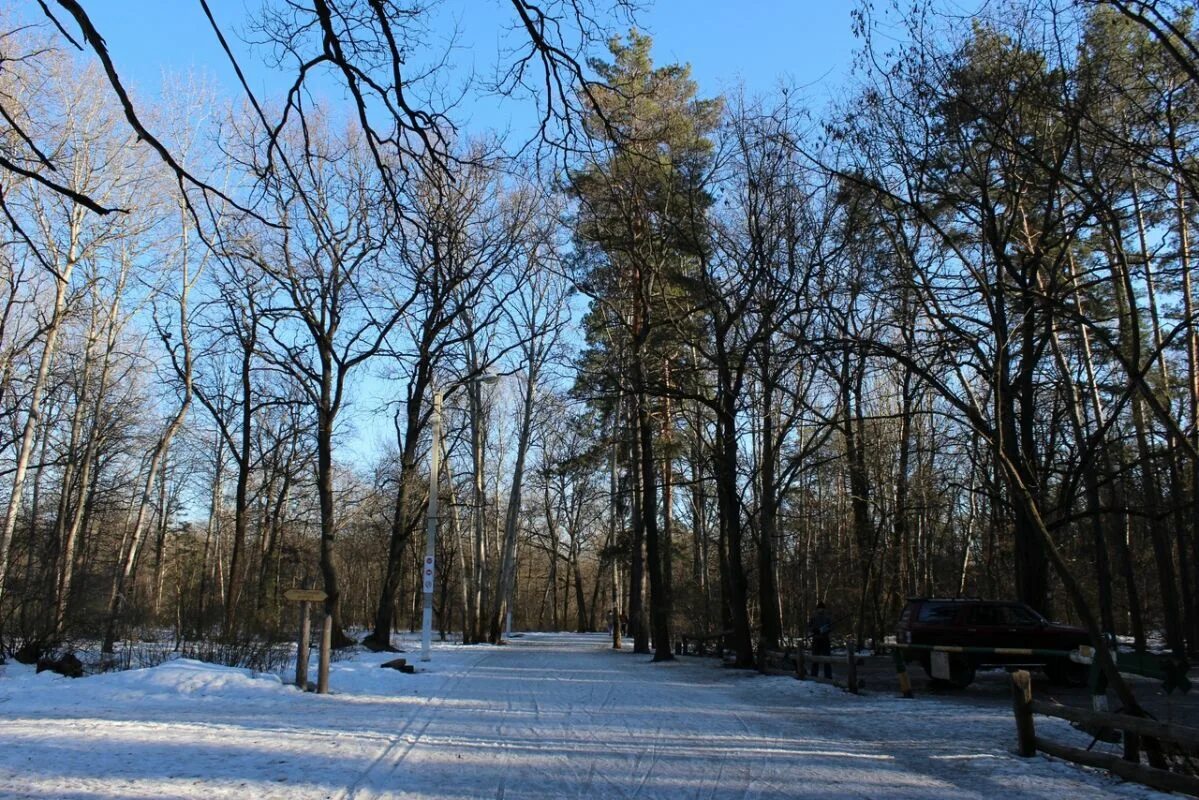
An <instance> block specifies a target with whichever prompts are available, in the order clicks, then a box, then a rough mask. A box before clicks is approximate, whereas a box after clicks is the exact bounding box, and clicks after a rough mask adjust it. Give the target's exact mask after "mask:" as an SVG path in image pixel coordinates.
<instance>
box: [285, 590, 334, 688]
mask: <svg viewBox="0 0 1199 800" xmlns="http://www.w3.org/2000/svg"><path fill="white" fill-rule="evenodd" d="M325 597H326V595H325V593H324V592H323V591H321V590H320V589H287V590H286V591H284V592H283V599H284V600H290V601H292V602H297V603H299V604H300V642H299V647H297V648H296V686H299V687H300V691H301V692H306V691H308V639H309V638H310V637H311V636H312V621H311V619H310V617H311V615H310V614H309V613H308V612H309V609H310V606H309V604H310V603H322V602H324V600H325ZM331 624H332V621H331V620H330V619H329V617H328V615H326V616H325V630H324V636H323V637H322V638H321V676H322V677H321V680H322V681H324V684H325V688H324V690H323V691H328V690H329V676H328V671H329V640H330V637H331V636H332V634H333V631H332V628H331V627H330V625H331Z"/></svg>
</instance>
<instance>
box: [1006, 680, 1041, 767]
mask: <svg viewBox="0 0 1199 800" xmlns="http://www.w3.org/2000/svg"><path fill="white" fill-rule="evenodd" d="M1012 713H1013V715H1014V716H1015V717H1016V754H1017V755H1020V756H1023V757H1024V758H1030V757H1032V756H1035V755H1036V754H1037V731H1036V727H1035V725H1034V723H1033V717H1032V679H1031V678H1030V677H1029V674H1028V672H1027V671H1026V670H1022V669H1021V670H1016V671H1015V672H1013V673H1012Z"/></svg>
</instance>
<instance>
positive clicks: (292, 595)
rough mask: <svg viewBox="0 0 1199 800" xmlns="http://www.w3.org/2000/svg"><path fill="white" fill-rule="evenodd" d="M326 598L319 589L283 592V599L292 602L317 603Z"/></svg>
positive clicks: (287, 590)
mask: <svg viewBox="0 0 1199 800" xmlns="http://www.w3.org/2000/svg"><path fill="white" fill-rule="evenodd" d="M328 596H329V595H327V594H325V593H324V592H323V591H321V590H320V589H286V590H284V592H283V599H284V600H291V601H293V602H295V601H301V602H309V603H319V602H321V601H322V600H324V599H325V598H326V597H328Z"/></svg>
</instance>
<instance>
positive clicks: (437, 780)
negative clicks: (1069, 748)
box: [0, 634, 1165, 800]
mask: <svg viewBox="0 0 1199 800" xmlns="http://www.w3.org/2000/svg"><path fill="white" fill-rule="evenodd" d="M394 657H395V656H394V655H389V654H372V653H361V654H357V655H355V656H354V657H353V658H352V659H348V660H345V661H339V662H335V663H334V664H333V665H332V670H331V676H330V686H331V689H332V692H333V693H332V694H328V695H316V694H306V693H302V692H300V691H298V690H297V689H295V688H294V687H291V686H287V685H284V684H283V683H282V682H281V681H280V680H279V678H278V677H277V676H275V675H270V674H266V675H262V674H254V673H251V672H249V671H248V670H242V669H233V668H228V667H220V666H214V665H211V664H203V663H200V662H197V661H188V660H176V661H170V662H167V663H164V664H162V665H160V666H157V667H154V668H152V669H143V670H132V671H128V672H122V673H108V674H103V675H96V676H92V677H88V678H83V679H79V680H74V681H72V680H69V679H66V678H61V677H58V676H53V675H51V674H49V673H43V674H41V675H35V674H33V672H32V670H31V669H28V668H24V667H21V666H20V665H16V664H9V665H8V668H7V671H6V672H5V674H4V675H2V676H0V797H4V798H10V797H12V798H80V799H82V798H89V799H95V798H162V797H171V798H203V800H216V798H287V799H288V800H296V799H297V798H338V799H339V800H341V799H342V798H346V799H348V798H373V797H379V798H384V797H404V798H480V797H494V798H520V797H544V798H560V797H587V798H597V799H598V798H609V797H613V798H656V797H663V798H667V797H669V798H675V797H694V798H726V797H727V798H784V797H786V798H793V797H803V798H817V797H838V798H881V797H886V798H942V797H943V798H987V797H997V796H1003V797H1006V798H1053V800H1060V798H1065V797H1077V796H1082V795H1084V794H1085V795H1087V796H1088V797H1089V798H1095V799H1099V798H1149V797H1158V796H1162V797H1164V796H1165V795H1158V794H1157V793H1155V792H1152V791H1150V790H1148V789H1145V788H1143V787H1139V786H1136V785H1134V784H1122V783H1119V782H1118V781H1116V780H1115V779H1113V778H1110V777H1108V776H1107V775H1105V774H1103V773H1099V772H1095V771H1091V770H1086V769H1083V768H1080V767H1076V766H1073V765H1070V764H1067V763H1064V762H1059V761H1054V760H1051V759H1048V758H1046V757H1040V756H1039V757H1037V758H1033V759H1020V758H1017V757H1016V756H1015V755H1014V754H1013V753H1012V747H1013V743H1014V728H1013V725H1012V720H1011V715H1010V712H1008V713H1004V712H1003V711H1002V710H1001V709H987V708H977V707H973V706H967V705H965V704H961V703H956V702H954V701H952V700H946V699H944V698H937V699H931V698H924V699H916V700H903V699H901V698H898V697H894V696H891V695H890V694H889V693H884V691H883V690H882V689H880V690H879V692H878V693H876V694H872V695H863V696H860V697H855V696H851V695H848V694H845V693H843V692H841V691H839V690H838V689H836V688H834V687H831V686H826V685H822V684H815V683H811V682H800V681H796V680H794V679H793V678H790V677H784V676H761V675H757V674H755V673H748V672H742V671H736V670H729V669H724V668H722V667H721V666H720V665H719V664H718V663H717V662H715V661H713V660H709V659H691V658H687V659H680V660H679V661H676V662H667V663H662V664H652V663H649V660H648V658H647V657H646V656H644V655H637V654H634V653H632V652H631V651H630V650H628V649H626V650H621V651H613V650H612V649H611V646H610V643H609V642H608V640H607V639H606V637H604V636H602V635H571V634H527V635H525V636H523V637H520V638H517V639H514V640H513V641H512V643H511V644H509V645H508V646H505V647H491V646H470V647H464V646H455V645H442V646H439V647H436V648H435V649H434V651H433V657H432V661H430V662H428V663H419V662H416V661H415V659H416V655H415V653H410V654H407V655H406V657H408V658H409V659H411V660H412V661H413V662H414V663H417V664H418V669H419V671H418V673H417V674H415V675H404V674H401V673H399V672H396V671H395V670H390V669H380V668H379V664H381V663H382V662H384V661H387V660H390V659H391V658H394ZM314 670H315V665H313V671H312V672H311V674H313V675H315V671H314ZM1038 732H1044V733H1045V734H1046V735H1049V736H1052V737H1053V738H1058V739H1063V740H1067V741H1072V742H1074V743H1075V744H1081V745H1082V746H1086V744H1087V743H1088V742H1089V740H1086V739H1082V738H1081V734H1078V733H1077V732H1075V731H1073V730H1072V729H1070V728H1069V727H1068V726H1067V725H1065V723H1059V722H1057V721H1054V720H1048V719H1044V718H1039V719H1038Z"/></svg>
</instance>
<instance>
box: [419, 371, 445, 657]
mask: <svg viewBox="0 0 1199 800" xmlns="http://www.w3.org/2000/svg"><path fill="white" fill-rule="evenodd" d="M440 461H441V391H440V390H438V391H435V392H433V444H432V445H431V447H430V453H429V470H430V472H429V518H428V530H427V533H426V534H425V566H424V569H423V570H422V572H421V579H422V580H423V581H424V585H423V586H422V589H423V590H424V602H425V607H424V622H423V624H422V625H421V634H420V660H421V661H428V660H429V650H430V648H431V647H432V644H433V576H434V556H435V554H436V552H437V551H436V547H437V510H438V509H437V505H438V500H439V497H438V494H439V489H438V485H437V483H438V479H439V477H440V476H439V474H438V473H439V472H440V471H441V464H440Z"/></svg>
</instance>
